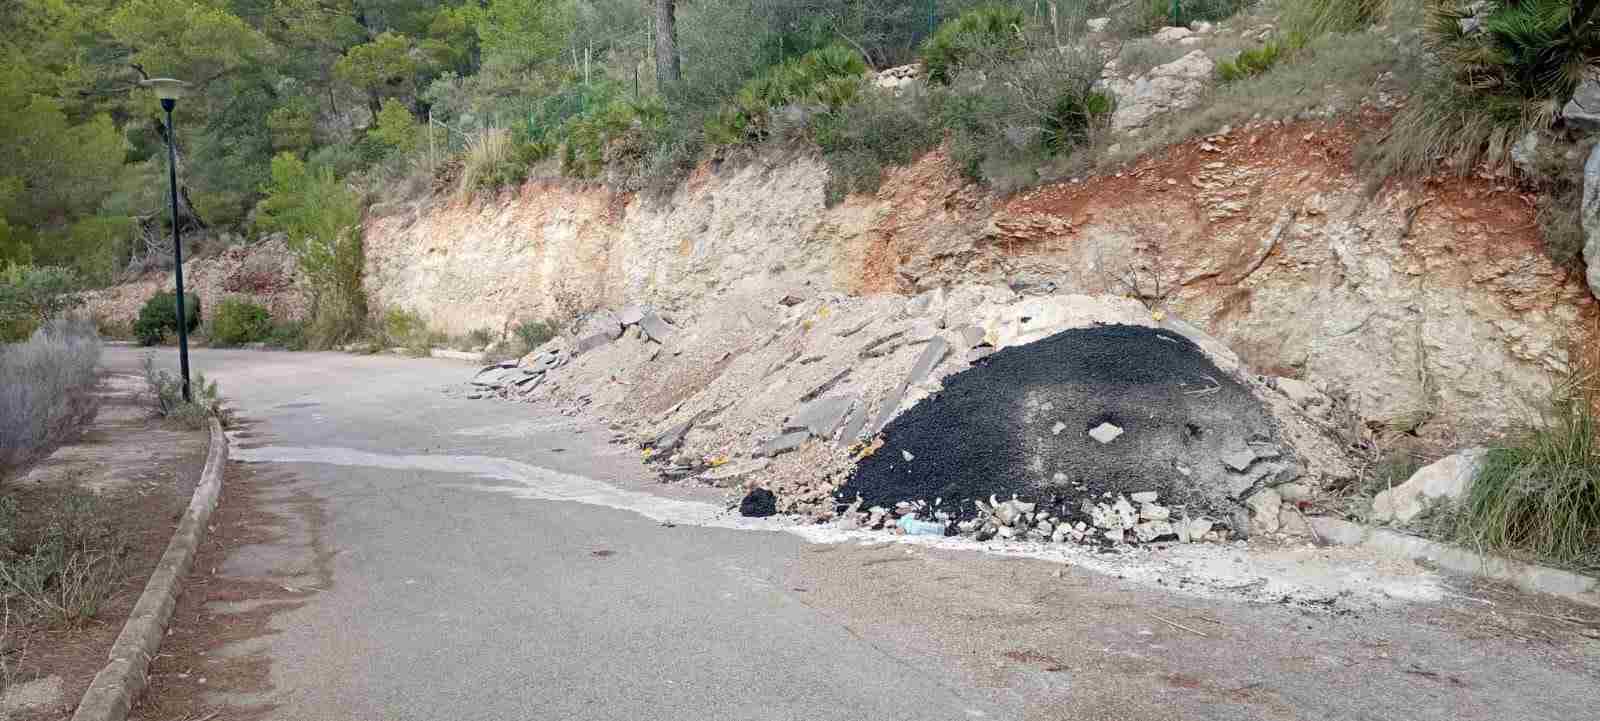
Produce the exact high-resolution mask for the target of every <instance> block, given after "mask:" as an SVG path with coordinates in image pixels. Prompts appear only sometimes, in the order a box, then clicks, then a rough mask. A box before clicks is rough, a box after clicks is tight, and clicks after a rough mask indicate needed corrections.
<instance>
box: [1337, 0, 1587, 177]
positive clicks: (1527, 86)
mask: <svg viewBox="0 0 1600 721" xmlns="http://www.w3.org/2000/svg"><path fill="white" fill-rule="evenodd" d="M1474 6H1476V7H1477V8H1478V11H1477V12H1474V9H1473V8H1474ZM1597 9H1600V3H1594V2H1579V1H1578V0H1482V2H1478V3H1471V4H1469V3H1465V2H1454V1H1453V0H1440V1H1438V2H1435V3H1434V4H1433V5H1432V6H1431V7H1430V10H1429V17H1428V23H1427V35H1426V38H1427V46H1428V49H1429V50H1430V51H1431V52H1432V53H1434V54H1435V55H1436V56H1437V57H1438V61H1439V62H1438V65H1437V67H1435V68H1433V69H1432V71H1431V72H1430V73H1429V74H1428V75H1427V78H1426V83H1425V85H1424V87H1423V88H1422V90H1421V91H1420V92H1419V93H1417V94H1416V95H1415V96H1414V97H1413V100H1412V101H1411V102H1410V103H1408V104H1407V105H1406V107H1405V109H1404V110H1403V111H1401V113H1400V114H1399V115H1397V116H1396V117H1395V120H1394V123H1393V124H1392V125H1391V127H1390V128H1389V131H1388V132H1387V133H1386V134H1385V135H1384V136H1383V137H1382V138H1380V140H1379V142H1378V143H1377V145H1376V147H1375V148H1374V149H1373V152H1371V153H1368V154H1366V155H1365V157H1364V160H1365V162H1367V163H1369V164H1373V165H1375V166H1376V168H1377V170H1378V171H1379V173H1380V174H1381V175H1385V176H1387V175H1390V174H1396V173H1398V174H1426V173H1430V172H1433V171H1435V170H1438V169H1439V168H1440V167H1441V166H1442V167H1448V168H1449V169H1450V170H1451V171H1453V172H1455V173H1457V174H1463V175H1464V174H1469V173H1472V172H1473V171H1474V170H1475V169H1476V167H1477V166H1478V165H1479V164H1480V163H1488V164H1490V165H1495V166H1502V165H1504V164H1505V162H1506V161H1507V159H1508V155H1509V153H1510V149H1511V146H1512V145H1513V144H1514V143H1515V142H1516V140H1517V139H1518V138H1520V137H1522V136H1523V135H1525V134H1526V133H1528V132H1529V131H1531V130H1535V129H1542V128H1547V127H1549V126H1550V125H1551V124H1552V123H1553V121H1554V120H1555V118H1556V117H1557V115H1558V113H1559V111H1560V109H1561V106H1562V105H1563V104H1565V103H1566V101H1567V100H1568V99H1569V98H1571V97H1572V93H1573V91H1574V90H1575V89H1576V87H1577V85H1578V82H1579V80H1581V79H1582V75H1583V73H1584V72H1586V70H1587V68H1589V67H1591V66H1592V65H1594V64H1595V63H1596V62H1597V61H1600V27H1596V23H1595V22H1594V21H1595V14H1596V10H1597Z"/></svg>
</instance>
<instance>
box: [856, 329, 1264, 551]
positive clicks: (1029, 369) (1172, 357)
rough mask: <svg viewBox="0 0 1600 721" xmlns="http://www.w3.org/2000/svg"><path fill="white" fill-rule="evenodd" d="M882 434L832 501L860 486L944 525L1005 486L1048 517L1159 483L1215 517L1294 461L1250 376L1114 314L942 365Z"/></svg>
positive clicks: (872, 499) (886, 504)
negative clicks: (942, 372)
mask: <svg viewBox="0 0 1600 721" xmlns="http://www.w3.org/2000/svg"><path fill="white" fill-rule="evenodd" d="M883 441H884V442H883V445H882V446H881V447H879V448H878V449H877V450H876V451H875V452H873V454H872V455H870V456H868V457H866V458H864V459H862V460H861V461H860V462H859V463H858V465H857V467H856V469H855V472H854V473H853V475H852V476H851V477H850V479H849V480H848V481H847V482H846V483H845V484H844V485H843V486H842V487H841V489H840V491H839V493H838V500H839V501H840V503H841V506H842V505H845V504H849V503H851V502H852V501H854V500H855V499H856V498H857V496H858V495H859V497H860V499H861V501H862V503H861V505H860V506H858V508H860V509H863V510H865V509H867V508H870V507H874V506H877V507H881V508H885V509H891V508H894V507H895V506H896V504H899V505H900V508H901V509H902V510H904V509H906V508H907V506H908V503H909V504H913V505H914V506H915V508H916V510H915V512H914V514H915V515H916V516H918V517H923V518H936V519H938V520H939V521H943V522H947V523H949V524H950V530H951V532H955V528H956V524H955V521H957V520H960V519H972V518H974V517H975V516H976V515H979V514H980V513H985V514H986V513H987V511H980V510H979V508H980V507H979V504H975V503H974V502H973V501H975V500H983V501H986V502H987V501H988V500H989V499H990V498H991V497H996V498H997V499H998V500H999V501H1001V502H1005V501H1007V500H1009V499H1011V498H1012V497H1013V495H1015V496H1016V497H1018V498H1020V499H1021V500H1023V501H1031V502H1036V503H1039V504H1040V509H1039V511H1038V513H1037V516H1038V517H1041V518H1042V517H1044V516H1045V514H1046V509H1050V510H1049V515H1050V516H1051V518H1050V520H1051V521H1052V522H1053V523H1054V524H1055V525H1056V526H1062V525H1065V524H1063V523H1062V522H1063V521H1066V522H1068V523H1070V522H1072V521H1074V520H1080V521H1089V520H1090V519H1089V515H1090V510H1091V509H1090V508H1089V506H1091V505H1093V504H1094V503H1097V502H1098V503H1102V504H1110V503H1112V502H1113V501H1115V500H1116V499H1118V498H1120V497H1121V496H1122V495H1127V496H1130V497H1131V496H1133V495H1134V494H1139V495H1140V496H1142V497H1145V498H1149V497H1151V496H1155V495H1158V494H1159V497H1160V498H1161V499H1162V503H1163V504H1164V505H1165V506H1170V507H1171V508H1172V518H1173V519H1174V520H1176V519H1178V518H1179V517H1180V514H1181V516H1182V517H1197V516H1200V515H1209V516H1212V517H1216V518H1222V519H1226V518H1230V517H1231V516H1232V514H1233V513H1234V512H1235V511H1236V510H1237V509H1238V508H1239V507H1240V506H1239V504H1238V502H1237V499H1238V498H1239V497H1241V496H1242V495H1244V494H1247V493H1248V492H1249V491H1250V490H1252V489H1254V488H1257V487H1259V486H1261V485H1263V484H1268V483H1270V482H1274V481H1282V480H1283V479H1284V478H1285V477H1289V476H1292V475H1293V474H1294V473H1295V463H1294V460H1293V458H1292V454H1291V453H1290V452H1289V451H1288V450H1287V449H1286V448H1283V447H1282V446H1281V445H1280V443H1279V441H1278V434H1277V430H1276V426H1275V424H1274V422H1273V420H1272V418H1271V416H1270V415H1269V413H1268V411H1267V410H1266V408H1265V407H1264V406H1263V405H1262V404H1261V402H1260V401H1259V400H1258V399H1257V398H1256V397H1255V396H1253V395H1252V393H1251V392H1250V390H1249V389H1248V388H1247V387H1245V386H1244V385H1243V384H1241V383H1239V382H1238V381H1236V380H1235V379H1234V378H1233V377H1232V376H1230V375H1229V374H1228V373H1225V372H1223V371H1221V370H1219V369H1218V368H1217V367H1216V365H1215V364H1214V363H1212V362H1211V360H1210V359H1209V358H1207V357H1206V355H1205V353H1204V352H1203V351H1201V350H1200V348H1199V347H1197V346H1196V345H1195V344H1194V343H1193V342H1191V341H1190V340H1188V339H1187V338H1185V337H1183V336H1182V335H1179V334H1177V333H1173V332H1171V331H1167V330H1162V329H1157V328H1144V327H1136V326H1124V325H1113V326H1100V327H1092V328H1080V329H1073V330H1068V331H1065V332H1062V333H1059V334H1057V335H1054V336H1050V337H1048V338H1045V339H1043V340H1040V341H1037V342H1034V343H1030V344H1027V345H1022V346H1016V347H1011V348H1006V349H1004V350H1001V351H999V352H997V353H995V354H993V355H991V356H989V357H988V358H987V359H985V360H984V361H983V362H981V363H980V364H979V365H976V366H974V367H972V368H970V369H967V370H965V371H962V372H960V373H958V374H955V375H952V376H950V377H947V378H946V379H945V380H944V390H943V391H941V392H939V393H938V394H936V395H934V396H932V397H929V398H927V399H925V400H923V401H922V402H921V403H919V404H917V405H916V406H915V407H913V408H911V409H910V410H908V411H906V412H905V413H903V414H902V415H900V416H899V417H898V418H896V419H895V420H894V421H893V422H891V423H890V424H889V425H888V426H887V427H886V428H885V429H884V433H883ZM1086 502H1087V503H1086ZM1124 503H1126V501H1124ZM1102 510H1105V509H1102ZM1161 510H1163V511H1164V510H1165V509H1161ZM891 513H894V512H893V511H891ZM1162 518H1165V516H1164V515H1163V516H1162ZM967 525H969V526H970V524H967ZM1092 525H1093V524H1091V527H1092ZM1100 527H1102V528H1105V527H1107V526H1106V524H1104V523H1102V524H1100ZM1128 527H1129V528H1131V527H1132V521H1130V522H1129V525H1128Z"/></svg>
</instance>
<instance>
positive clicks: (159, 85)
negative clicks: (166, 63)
mask: <svg viewBox="0 0 1600 721" xmlns="http://www.w3.org/2000/svg"><path fill="white" fill-rule="evenodd" d="M139 85H141V86H143V87H146V88H149V89H150V90H152V91H154V92H155V94H156V97H158V98H160V99H161V104H162V105H166V104H167V103H168V101H175V100H177V99H178V98H181V97H183V96H184V95H187V94H188V93H189V84H188V83H186V82H184V81H182V80H174V79H172V78H150V79H149V80H141V81H139Z"/></svg>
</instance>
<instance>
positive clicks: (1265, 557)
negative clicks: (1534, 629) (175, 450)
mask: <svg viewBox="0 0 1600 721" xmlns="http://www.w3.org/2000/svg"><path fill="white" fill-rule="evenodd" d="M232 456H233V458H234V459H236V460H238V461H241V462H245V463H308V464H327V465H334V466H346V467H363V468H379V469H387V470H396V471H402V470H404V471H425V472H433V473H448V474H464V475H468V476H474V477H477V478H481V479H485V480H489V481H495V482H496V483H477V484H474V483H464V484H455V485H454V487H458V488H462V489H466V490H471V491H478V492H491V493H502V494H506V495H510V496H512V497H515V498H522V499H526V500H533V501H558V502H572V503H582V504H586V505H592V506H601V507H605V508H614V509H619V510H624V511H630V512H633V513H637V514H639V515H641V516H643V517H645V518H648V519H651V520H654V521H657V522H660V523H663V524H673V525H685V526H700V527H705V528H723V529H736V530H742V531H769V532H772V531H776V532H785V533H791V534H794V535H796V536H799V537H800V538H802V539H804V540H805V541H807V542H809V543H861V544H874V543H901V544H911V545H917V546H923V547H929V548H939V549H948V550H957V551H979V552H983V553H989V554H993V555H999V556H1008V557H1020V558H1031V559H1036V560H1041V561H1049V562H1055V563H1063V564H1067V565H1074V566H1079V567H1082V568H1085V569H1088V570H1091V571H1096V572H1099V573H1104V574H1107V575H1111V576H1115V577H1117V578H1119V579H1123V580H1126V581H1129V582H1132V583H1136V584H1140V585H1144V586H1154V587H1160V588H1166V589H1169V590H1171V591H1174V592H1177V593H1185V594H1190V595H1196V596H1201V597H1224V598H1235V599H1239V600H1244V601H1252V602H1273V603H1283V604H1287V605H1293V606H1298V607H1303V608H1307V609H1312V610H1325V611H1334V612H1337V611H1361V610H1365V609H1369V608H1373V607H1379V606H1389V605H1396V604H1403V603H1413V602H1435V601H1439V600H1441V599H1443V597H1444V596H1445V583H1444V579H1443V578H1441V577H1440V576H1439V575H1438V574H1437V573H1435V572H1432V571H1429V570H1427V569H1424V568H1422V567H1420V566H1418V565H1417V564H1415V563H1412V562H1409V561H1400V560H1392V559H1384V558H1379V557H1377V556H1374V555H1373V554H1371V553H1370V552H1368V551H1365V550H1363V549H1360V548H1346V547H1332V548H1318V547H1316V546H1314V545H1312V544H1309V543H1303V544H1294V545H1283V546H1261V545H1258V546H1248V545H1243V543H1242V542H1241V543H1240V544H1238V545H1222V544H1206V543H1201V544H1170V545H1162V546H1160V547H1150V546H1146V547H1139V548H1132V547H1130V548H1125V549H1120V550H1115V551H1112V552H1106V551H1104V550H1101V549H1097V548H1091V547H1086V546H1078V545H1074V544H1051V543H1041V542H1026V541H1005V542H987V543H978V542H975V541H972V540H970V539H967V538H959V537H953V538H946V537H935V536H894V535H891V534H889V533H884V532H871V531H861V530H845V529H842V528H840V527H838V526H837V525H836V524H815V523H811V522H809V521H804V520H801V519H797V518H792V517H782V516H780V517H774V518H766V519H754V518H744V517H741V516H739V515H738V514H737V513H735V512H732V511H729V510H727V509H725V508H723V507H721V506H719V505H715V504H711V503H705V502H700V501H689V500H681V499H673V498H664V497H662V496H658V495H655V494H652V493H646V492H643V491H634V490H628V489H624V488H619V487H617V486H614V485H611V484H608V483H604V482H601V481H597V480H594V479H591V478H586V477H583V476H579V475H574V474H570V473H563V472H560V471H555V470H551V469H548V468H542V467H539V466H535V465H531V464H528V463H523V462H520V461H513V460H508V459H504V458H495V457H492V456H470V455H391V454H383V453H373V452H369V451H361V450H355V449H350V448H337V447H291V446H267V447H262V448H240V447H235V448H234V449H233V451H232Z"/></svg>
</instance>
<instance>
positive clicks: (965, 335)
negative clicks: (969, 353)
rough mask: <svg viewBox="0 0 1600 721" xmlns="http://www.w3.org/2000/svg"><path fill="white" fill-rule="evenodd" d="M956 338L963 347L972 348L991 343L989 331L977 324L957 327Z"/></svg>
mask: <svg viewBox="0 0 1600 721" xmlns="http://www.w3.org/2000/svg"><path fill="white" fill-rule="evenodd" d="M956 340H957V341H959V342H960V343H961V346H962V348H964V349H966V350H972V349H973V348H977V347H979V346H986V345H989V341H988V332H987V331H985V330H984V329H982V328H979V327H978V326H975V325H964V326H961V327H960V328H957V329H956Z"/></svg>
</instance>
